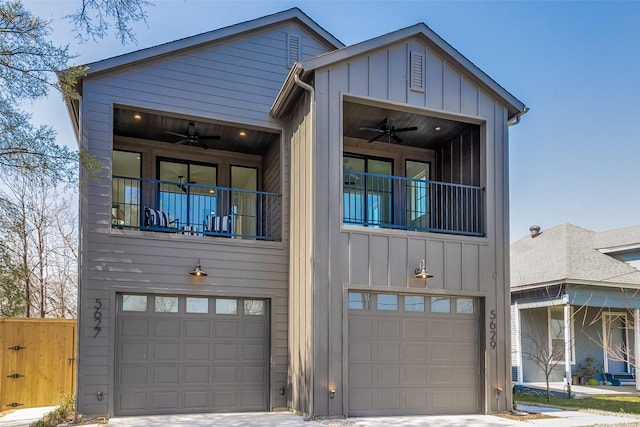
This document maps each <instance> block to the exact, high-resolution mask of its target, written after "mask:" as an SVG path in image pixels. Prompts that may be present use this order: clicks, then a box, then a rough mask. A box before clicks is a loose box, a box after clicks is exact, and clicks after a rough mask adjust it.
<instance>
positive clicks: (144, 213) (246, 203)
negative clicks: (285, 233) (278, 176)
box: [111, 176, 281, 240]
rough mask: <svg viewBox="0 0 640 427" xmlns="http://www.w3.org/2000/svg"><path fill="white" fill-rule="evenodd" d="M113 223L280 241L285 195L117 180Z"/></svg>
mask: <svg viewBox="0 0 640 427" xmlns="http://www.w3.org/2000/svg"><path fill="white" fill-rule="evenodd" d="M111 223H112V227H114V228H132V229H139V230H145V231H161V232H173V233H184V234H193V235H204V236H223V237H233V238H244V239H261V240H279V239H280V223H281V206H280V195H277V194H272V193H266V192H263V191H250V190H241V189H235V188H225V187H216V186H207V185H199V184H188V183H181V182H169V181H160V180H155V179H145V178H127V177H121V176H114V177H113V184H112V212H111Z"/></svg>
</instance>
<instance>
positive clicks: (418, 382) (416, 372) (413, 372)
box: [403, 366, 427, 386]
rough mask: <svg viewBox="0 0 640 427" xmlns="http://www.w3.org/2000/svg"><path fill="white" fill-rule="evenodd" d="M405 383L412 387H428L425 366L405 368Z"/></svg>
mask: <svg viewBox="0 0 640 427" xmlns="http://www.w3.org/2000/svg"><path fill="white" fill-rule="evenodd" d="M403 380H404V381H403V382H404V384H406V385H410V386H427V368H426V367H425V366H405V367H404V368H403Z"/></svg>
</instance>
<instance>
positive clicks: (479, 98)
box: [311, 38, 511, 415]
mask: <svg viewBox="0 0 640 427" xmlns="http://www.w3.org/2000/svg"><path fill="white" fill-rule="evenodd" d="M411 51H417V52H420V53H423V54H424V55H425V57H426V58H427V59H426V67H425V69H426V76H425V82H426V84H425V90H424V92H422V93H420V92H416V91H412V90H410V88H409V84H408V81H407V76H408V75H409V73H408V70H407V66H408V62H409V59H408V58H409V52H411ZM315 91H316V97H317V98H316V105H317V111H316V123H317V127H316V129H315V135H316V142H315V146H314V150H313V153H312V156H313V165H314V168H315V174H314V181H313V193H314V194H315V200H314V201H313V213H312V214H311V215H313V216H314V218H315V224H314V227H313V230H314V236H313V240H314V242H313V246H314V251H313V272H314V274H313V285H312V287H313V290H312V292H313V296H314V300H313V307H314V315H313V324H314V325H316V328H315V334H314V337H313V346H312V348H313V357H312V360H313V366H314V372H315V374H314V383H313V384H314V389H313V413H315V414H328V415H339V414H344V413H348V398H347V396H346V392H347V389H348V384H347V381H346V378H345V377H344V374H345V371H346V367H345V363H346V362H345V361H346V355H345V351H344V349H345V344H346V341H344V340H346V338H343V337H344V335H343V334H342V332H344V330H343V328H344V325H346V324H347V319H346V315H347V311H346V308H345V307H346V301H345V296H346V290H347V289H369V290H370V291H372V292H373V291H382V292H384V291H397V292H398V291H399V292H416V293H423V294H426V295H430V294H445V295H467V296H473V297H478V298H480V301H481V304H482V310H483V313H484V319H483V320H482V322H483V326H482V332H481V335H482V337H483V341H481V348H479V349H478V351H479V352H485V351H486V354H487V357H486V364H485V366H481V367H479V369H486V378H485V381H484V386H483V387H484V390H483V391H482V393H483V394H484V396H494V395H495V390H494V388H495V387H496V384H499V385H501V387H502V388H503V389H504V390H508V389H509V388H510V367H509V366H508V363H507V360H508V354H509V352H510V338H509V299H508V291H507V289H508V287H507V279H506V278H507V277H508V267H507V266H508V251H507V248H508V233H507V231H508V225H507V224H508V200H507V194H508V168H507V163H508V150H507V144H508V140H507V108H506V106H504V105H502V104H501V103H500V102H498V101H497V100H496V99H495V98H493V97H492V96H491V95H489V94H488V92H486V91H485V90H483V89H482V87H481V86H480V85H479V84H476V83H475V82H474V80H473V79H472V78H471V77H470V76H468V75H467V74H466V73H465V72H463V71H461V70H459V69H458V68H457V67H455V66H454V65H453V64H451V63H450V62H449V61H448V60H447V58H446V57H444V56H442V55H441V54H439V53H438V52H437V51H436V49H435V48H434V47H433V46H431V45H430V44H429V43H426V42H425V41H423V40H422V39H421V38H412V39H410V40H407V41H404V42H401V43H396V44H393V45H390V46H385V47H384V48H381V49H378V50H375V51H372V52H369V53H368V54H367V55H361V56H358V57H354V58H350V59H349V60H345V61H342V62H337V63H335V64H332V65H331V66H327V67H325V68H321V69H318V70H316V72H315ZM343 96H350V97H351V96H355V97H364V98H363V99H366V102H368V103H371V102H380V103H381V105H385V106H386V107H387V108H398V109H410V110H411V111H419V112H422V113H424V114H438V115H440V116H444V117H448V118H451V119H454V120H456V119H457V120H462V121H467V122H470V123H475V124H479V125H481V126H480V128H481V132H480V140H479V141H474V142H473V143H478V144H480V146H481V147H482V149H481V150H480V152H481V157H480V158H479V159H477V160H476V161H475V162H474V164H475V165H477V166H478V168H479V171H477V172H472V174H471V176H470V177H469V179H479V180H480V184H481V185H482V186H484V187H485V188H486V218H487V223H486V230H487V231H486V237H483V238H469V237H455V236H444V235H438V234H426V233H414V232H400V231H389V230H376V229H371V228H369V229H365V228H362V229H359V228H357V227H346V226H345V227H343V226H342V218H341V200H340V199H338V198H337V197H336V195H339V194H341V185H342V183H341V176H342V174H341V172H342V169H341V165H342V154H343V150H345V151H346V149H347V146H348V144H349V142H348V141H344V146H343V144H342V128H341V122H342V117H341V111H342V100H343ZM349 99H350V101H354V102H357V100H358V98H349ZM389 102H390V103H391V104H388V105H387V104H383V103H389ZM452 144H453V142H452ZM425 155H429V154H428V153H425ZM463 155H464V154H463V153H458V156H463ZM440 167H441V168H442V170H445V169H448V170H453V169H455V165H454V164H453V163H448V164H444V163H443V164H441V165H440ZM480 171H481V172H480ZM465 173H466V171H465ZM474 177H475V178H474ZM460 179H463V177H462V176H461V177H460ZM420 259H426V261H427V265H428V267H429V269H430V271H431V270H433V271H432V273H433V274H434V276H435V277H434V278H433V279H430V280H429V283H428V288H429V289H428V290H425V289H424V285H422V289H419V288H417V287H415V283H414V280H413V278H412V272H413V269H414V268H415V267H417V263H418V262H419V261H420ZM490 316H491V317H492V320H491V322H490V321H489V317H490ZM318 325H327V326H328V327H326V328H325V327H318ZM490 328H491V329H490ZM494 330H495V331H496V332H497V334H496V335H495V342H492V343H491V344H490V343H489V337H490V336H492V332H493V331H494ZM483 363H484V362H483ZM330 387H335V388H336V398H335V399H330V396H329V393H328V392H327V390H328V389H329V388H330ZM509 399H510V397H509V393H504V394H503V395H502V397H501V398H500V399H493V398H491V399H489V398H487V397H485V398H484V400H483V401H484V402H485V403H484V405H485V407H484V410H485V411H490V412H493V411H500V410H507V409H508V408H510V407H511V405H510V401H509Z"/></svg>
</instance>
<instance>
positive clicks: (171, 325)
mask: <svg viewBox="0 0 640 427" xmlns="http://www.w3.org/2000/svg"><path fill="white" fill-rule="evenodd" d="M152 325H153V335H152V337H154V338H178V337H180V321H179V320H178V319H166V320H165V319H157V318H156V319H154V321H153V323H152Z"/></svg>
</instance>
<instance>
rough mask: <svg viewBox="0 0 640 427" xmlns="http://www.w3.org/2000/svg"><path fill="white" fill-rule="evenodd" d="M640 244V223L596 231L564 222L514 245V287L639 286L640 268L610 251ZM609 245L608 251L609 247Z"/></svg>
mask: <svg viewBox="0 0 640 427" xmlns="http://www.w3.org/2000/svg"><path fill="white" fill-rule="evenodd" d="M639 245H640V226H634V227H628V228H626V229H620V230H611V231H606V232H601V233H597V232H595V231H591V230H588V229H586V228H582V227H578V226H576V225H573V224H569V223H565V224H561V225H558V226H555V227H552V228H549V229H546V230H543V231H542V232H541V233H540V234H539V235H537V236H536V237H532V236H531V235H527V236H525V237H523V238H522V239H520V240H518V241H517V242H515V243H513V244H512V245H511V287H512V288H518V287H528V286H537V285H545V284H550V283H584V284H594V285H614V286H625V285H634V286H635V285H640V271H639V270H637V269H636V268H634V267H633V266H631V265H629V264H627V263H626V262H624V261H620V260H618V259H616V258H614V257H612V256H610V255H607V253H608V252H614V251H615V250H612V249H611V248H625V247H635V246H639ZM639 247H640V246H639ZM607 248H609V250H607Z"/></svg>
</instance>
